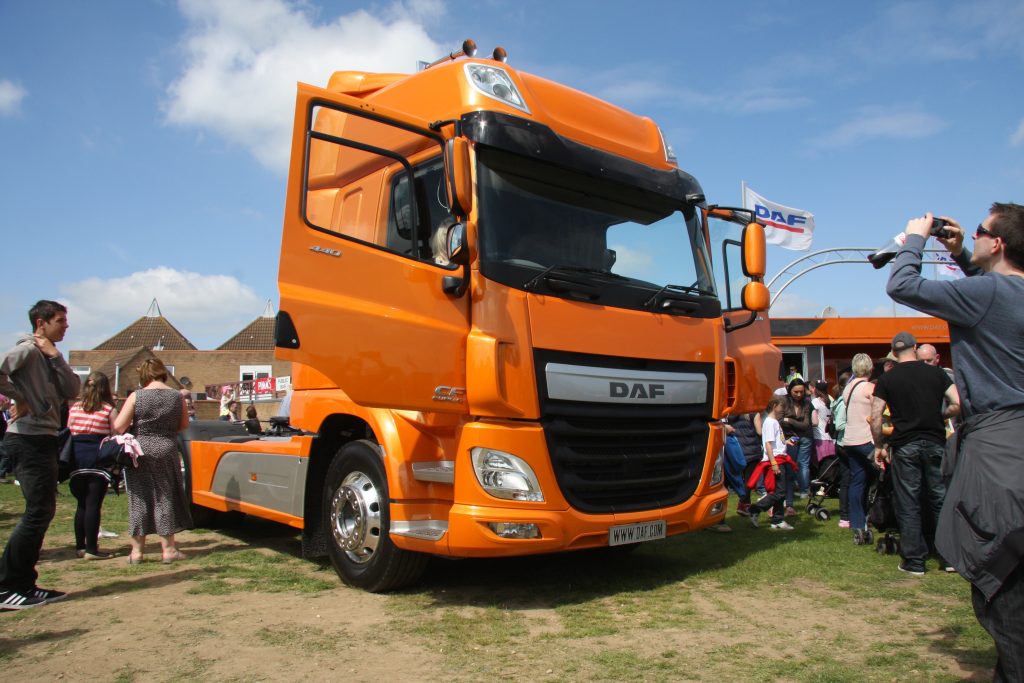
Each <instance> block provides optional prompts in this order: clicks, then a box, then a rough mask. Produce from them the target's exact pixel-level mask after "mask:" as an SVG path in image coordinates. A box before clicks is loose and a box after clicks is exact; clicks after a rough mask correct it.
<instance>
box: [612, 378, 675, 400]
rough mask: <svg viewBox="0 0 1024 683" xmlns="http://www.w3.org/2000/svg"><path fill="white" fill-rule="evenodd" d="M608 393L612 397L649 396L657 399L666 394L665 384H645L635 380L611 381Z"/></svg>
mask: <svg viewBox="0 0 1024 683" xmlns="http://www.w3.org/2000/svg"><path fill="white" fill-rule="evenodd" d="M608 395H609V396H611V397H612V398H647V399H656V398H658V397H659V396H664V395H665V385H664V384H643V383H642V382H634V383H632V384H627V383H626V382H609V383H608Z"/></svg>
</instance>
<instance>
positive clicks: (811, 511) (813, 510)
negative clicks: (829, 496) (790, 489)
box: [807, 503, 818, 517]
mask: <svg viewBox="0 0 1024 683" xmlns="http://www.w3.org/2000/svg"><path fill="white" fill-rule="evenodd" d="M817 511H818V506H817V505H815V504H814V503H808V504H807V514H809V515H811V516H812V517H813V516H814V513H816V512H817Z"/></svg>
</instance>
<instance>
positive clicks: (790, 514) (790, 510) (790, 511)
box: [786, 505, 796, 517]
mask: <svg viewBox="0 0 1024 683" xmlns="http://www.w3.org/2000/svg"><path fill="white" fill-rule="evenodd" d="M786 517H796V508H794V507H793V506H792V505H787V506H786Z"/></svg>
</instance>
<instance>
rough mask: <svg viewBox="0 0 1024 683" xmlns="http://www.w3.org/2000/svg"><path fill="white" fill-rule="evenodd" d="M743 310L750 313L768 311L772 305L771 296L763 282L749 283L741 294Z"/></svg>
mask: <svg viewBox="0 0 1024 683" xmlns="http://www.w3.org/2000/svg"><path fill="white" fill-rule="evenodd" d="M740 298H741V299H742V301H743V308H745V309H747V310H748V311H755V312H756V311H767V310H768V306H770V305H771V294H770V293H769V292H768V287H766V286H765V284H764V283H763V282H748V283H747V284H745V285H744V286H743V291H742V292H741V293H740Z"/></svg>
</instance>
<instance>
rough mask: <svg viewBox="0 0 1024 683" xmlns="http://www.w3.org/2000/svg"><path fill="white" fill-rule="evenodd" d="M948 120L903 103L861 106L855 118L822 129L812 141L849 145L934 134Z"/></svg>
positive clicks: (826, 145) (822, 145)
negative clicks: (824, 131)
mask: <svg viewBox="0 0 1024 683" xmlns="http://www.w3.org/2000/svg"><path fill="white" fill-rule="evenodd" d="M947 125H948V124H947V123H946V122H945V121H943V120H942V119H940V118H938V117H937V116H934V115H932V114H929V113H927V112H922V111H917V110H914V109H909V108H904V107H863V108H862V109H861V110H860V113H859V114H858V115H857V117H856V118H854V119H852V120H850V121H847V122H846V123H843V124H841V125H840V126H838V127H837V128H836V129H835V130H833V131H831V132H829V133H826V134H824V135H822V136H820V137H818V138H817V139H816V140H814V141H813V144H814V145H815V146H816V147H819V148H826V149H830V148H836V147H850V146H852V145H856V144H859V143H862V142H866V141H868V140H874V139H891V140H895V139H911V138H925V137H930V136H932V135H935V134H936V133H938V132H939V131H941V130H943V129H944V128H946V126H947Z"/></svg>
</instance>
